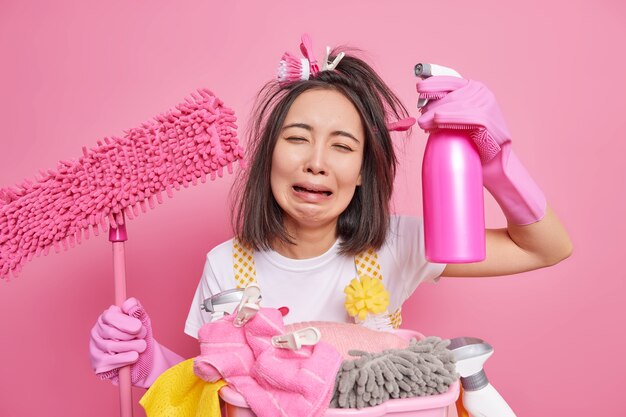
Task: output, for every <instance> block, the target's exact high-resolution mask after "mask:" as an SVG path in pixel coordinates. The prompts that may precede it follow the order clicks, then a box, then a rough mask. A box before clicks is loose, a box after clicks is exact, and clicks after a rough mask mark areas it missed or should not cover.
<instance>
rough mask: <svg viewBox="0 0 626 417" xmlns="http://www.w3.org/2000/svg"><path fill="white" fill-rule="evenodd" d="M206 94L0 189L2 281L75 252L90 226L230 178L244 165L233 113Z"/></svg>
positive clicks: (118, 221) (95, 228) (114, 223)
mask: <svg viewBox="0 0 626 417" xmlns="http://www.w3.org/2000/svg"><path fill="white" fill-rule="evenodd" d="M223 104H224V103H223V102H222V101H221V100H220V99H219V98H217V97H216V96H215V95H214V94H213V93H211V92H210V91H209V90H206V89H201V90H198V92H197V93H192V94H191V98H187V99H186V100H185V102H184V103H181V104H179V105H177V106H176V108H175V109H172V110H169V111H168V112H166V113H164V114H162V115H159V116H156V117H155V118H154V121H149V122H147V123H144V124H143V125H141V127H138V128H132V129H130V130H128V131H126V132H124V133H125V134H124V137H121V138H120V137H112V138H110V139H109V138H105V139H104V140H103V141H98V146H96V147H94V148H92V149H87V148H86V147H83V155H82V156H81V157H80V158H79V159H78V161H61V162H59V164H58V166H57V170H56V171H54V170H48V171H47V172H43V171H40V173H41V178H39V179H36V181H34V182H33V181H29V180H25V181H24V182H23V183H22V184H21V185H18V186H16V187H9V188H4V189H0V277H1V278H4V279H8V274H9V272H13V275H16V274H17V273H18V272H19V270H20V269H21V265H22V264H23V263H24V262H26V261H28V260H30V259H32V257H33V256H39V255H40V254H41V253H42V252H43V253H44V254H48V252H49V250H50V248H51V247H54V248H55V250H56V252H59V251H60V248H61V246H62V247H63V248H64V249H67V248H68V246H69V247H73V246H74V245H75V244H76V243H80V242H81V240H82V238H83V237H84V238H85V239H88V238H89V227H90V226H91V228H92V232H93V233H94V234H95V235H98V232H99V230H98V228H99V227H102V229H103V230H106V228H107V227H108V226H111V227H117V225H118V224H122V222H123V217H122V216H120V215H119V214H121V213H124V214H125V215H126V216H128V218H129V219H132V218H134V217H135V216H137V215H139V212H140V210H141V211H142V212H144V213H145V212H146V210H147V209H146V201H147V205H148V206H149V207H150V208H154V207H155V201H156V202H158V203H162V202H163V196H162V193H163V192H165V193H166V194H167V195H168V196H169V197H172V195H173V189H176V190H179V189H180V186H181V185H182V186H184V187H188V186H189V183H192V184H193V185H196V184H197V180H198V179H200V181H201V182H205V181H206V177H207V176H209V177H210V178H211V179H212V180H213V179H215V177H216V176H220V177H221V176H222V174H223V168H224V167H226V168H227V170H228V172H230V173H232V164H233V162H234V161H236V160H239V161H240V162H242V160H241V158H243V149H242V148H241V147H240V146H239V144H238V140H237V126H236V125H235V121H236V117H235V114H234V112H233V110H231V109H229V108H227V107H225V106H224V105H223Z"/></svg>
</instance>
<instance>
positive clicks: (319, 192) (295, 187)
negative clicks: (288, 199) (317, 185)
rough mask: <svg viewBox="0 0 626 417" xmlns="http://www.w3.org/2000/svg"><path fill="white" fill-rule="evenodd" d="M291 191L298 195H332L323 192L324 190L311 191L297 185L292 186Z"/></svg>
mask: <svg viewBox="0 0 626 417" xmlns="http://www.w3.org/2000/svg"><path fill="white" fill-rule="evenodd" d="M293 189H294V190H295V191H296V192H298V193H312V194H321V195H325V196H327V197H328V196H330V195H332V192H330V191H325V190H312V189H309V188H304V187H300V186H299V185H294V186H293Z"/></svg>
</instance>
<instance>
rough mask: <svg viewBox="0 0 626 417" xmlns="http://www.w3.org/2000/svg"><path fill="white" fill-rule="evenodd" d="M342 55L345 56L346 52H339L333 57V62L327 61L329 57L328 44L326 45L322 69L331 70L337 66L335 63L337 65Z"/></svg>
mask: <svg viewBox="0 0 626 417" xmlns="http://www.w3.org/2000/svg"><path fill="white" fill-rule="evenodd" d="M344 56H346V54H345V53H343V52H340V53H339V54H338V55H337V56H336V57H335V59H334V60H333V62H331V63H329V62H328V60H329V59H330V46H327V47H326V58H324V65H323V66H322V71H331V70H334V69H335V68H337V65H339V61H341V60H342V59H343V57H344Z"/></svg>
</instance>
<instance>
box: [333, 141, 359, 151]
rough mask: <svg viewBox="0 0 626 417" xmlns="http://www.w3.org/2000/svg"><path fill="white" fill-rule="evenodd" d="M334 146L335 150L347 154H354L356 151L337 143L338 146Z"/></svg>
mask: <svg viewBox="0 0 626 417" xmlns="http://www.w3.org/2000/svg"><path fill="white" fill-rule="evenodd" d="M333 146H334V147H335V148H337V149H340V150H341V151H345V152H352V151H354V149H352V148H351V147H349V146H348V145H344V144H343V143H337V144H335V145H333Z"/></svg>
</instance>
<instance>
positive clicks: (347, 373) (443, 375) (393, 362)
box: [330, 336, 459, 408]
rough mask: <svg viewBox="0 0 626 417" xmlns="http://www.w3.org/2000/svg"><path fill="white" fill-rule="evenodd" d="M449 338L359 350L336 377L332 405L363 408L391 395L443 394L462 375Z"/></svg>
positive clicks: (379, 402) (431, 338)
mask: <svg viewBox="0 0 626 417" xmlns="http://www.w3.org/2000/svg"><path fill="white" fill-rule="evenodd" d="M449 344H450V340H447V339H446V340H441V339H440V338H438V337H434V336H433V337H427V338H424V339H422V340H420V341H416V340H415V339H413V340H411V343H410V344H409V347H407V348H405V349H388V350H385V351H383V352H381V353H367V352H363V351H358V350H352V351H350V352H349V353H350V355H352V356H355V357H358V358H356V359H349V360H345V361H343V363H342V364H341V368H340V369H339V372H338V373H337V378H336V379H335V389H334V392H333V396H332V399H331V402H330V407H331V408H363V407H369V406H374V405H378V404H381V403H382V402H384V401H387V400H389V399H391V398H409V397H416V396H425V395H434V394H441V393H444V392H446V391H447V390H448V388H449V387H450V385H451V384H452V383H453V382H454V381H456V380H457V379H458V378H459V375H458V374H457V372H456V368H455V365H454V357H453V356H452V352H450V351H449V350H448V349H446V347H447V346H448V345H449Z"/></svg>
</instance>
